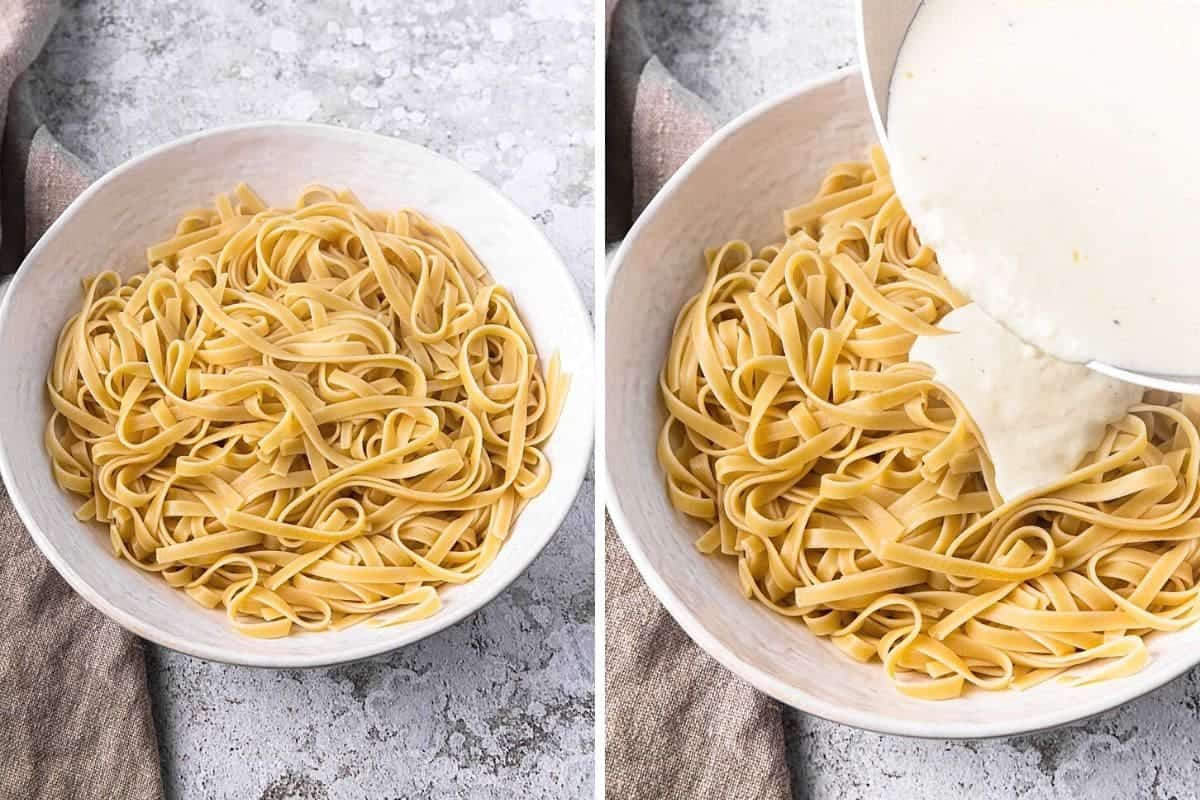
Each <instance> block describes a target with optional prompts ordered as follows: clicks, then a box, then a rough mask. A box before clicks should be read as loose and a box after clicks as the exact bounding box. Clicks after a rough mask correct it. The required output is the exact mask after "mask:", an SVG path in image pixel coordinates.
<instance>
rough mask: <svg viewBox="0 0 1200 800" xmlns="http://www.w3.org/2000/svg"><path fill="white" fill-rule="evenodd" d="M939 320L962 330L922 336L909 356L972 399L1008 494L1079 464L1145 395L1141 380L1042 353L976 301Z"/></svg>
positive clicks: (966, 401)
mask: <svg viewBox="0 0 1200 800" xmlns="http://www.w3.org/2000/svg"><path fill="white" fill-rule="evenodd" d="M938 327H940V328H944V329H946V330H949V331H956V333H954V334H953V335H949V336H922V337H920V338H918V339H917V341H916V344H914V345H913V347H912V351H911V352H910V353H909V359H910V360H911V361H921V362H924V363H926V364H928V365H929V366H931V367H933V370H934V377H935V380H937V381H938V382H939V383H941V384H942V385H943V386H945V387H946V388H947V389H949V390H950V391H952V392H954V394H955V395H956V396H957V397H958V399H959V400H961V401H962V403H963V405H964V406H966V408H967V411H968V412H969V413H970V415H971V418H972V419H973V420H974V421H975V424H976V425H977V426H978V427H979V431H980V433H981V434H982V435H983V440H984V442H985V443H986V444H987V449H988V454H989V455H990V456H991V459H992V465H993V466H994V467H995V471H996V489H997V491H999V492H1000V496H1001V497H1003V498H1004V499H1005V500H1012V499H1014V498H1016V497H1017V496H1019V495H1022V494H1024V493H1025V492H1028V491H1030V490H1033V489H1040V488H1043V487H1045V486H1047V485H1049V484H1051V483H1054V482H1055V481H1057V480H1059V479H1060V478H1063V477H1065V476H1066V475H1068V474H1069V473H1071V472H1072V471H1074V470H1075V469H1076V468H1077V467H1078V466H1079V464H1080V462H1081V461H1082V460H1083V458H1084V456H1086V455H1087V454H1088V453H1089V452H1090V451H1092V450H1094V449H1095V448H1096V445H1098V444H1100V440H1101V439H1102V438H1104V431H1105V429H1106V427H1107V426H1108V424H1109V423H1110V422H1115V421H1117V420H1118V419H1120V418H1121V417H1123V416H1125V414H1126V413H1127V412H1128V411H1129V408H1130V407H1131V406H1133V405H1135V404H1136V403H1138V402H1139V401H1140V400H1141V397H1142V389H1141V387H1139V386H1134V385H1133V384H1129V383H1125V382H1123V381H1119V380H1116V379H1114V378H1109V377H1108V376H1106V375H1101V374H1100V373H1098V372H1093V371H1092V370H1090V369H1088V368H1087V367H1085V366H1083V365H1082V364H1072V363H1069V362H1066V361H1060V360H1058V359H1056V358H1051V357H1050V356H1047V355H1046V354H1044V353H1041V352H1039V351H1038V350H1037V348H1035V347H1033V346H1032V345H1028V344H1026V343H1024V342H1022V341H1021V340H1020V339H1018V338H1017V337H1016V336H1014V335H1013V334H1011V333H1009V332H1008V331H1007V330H1005V329H1004V327H1003V326H1002V325H1000V324H999V323H997V322H996V321H995V320H993V319H992V318H991V317H989V316H988V315H987V314H985V313H984V312H983V311H982V309H980V308H979V306H977V305H975V304H974V303H972V304H971V305H969V306H963V307H962V308H957V309H955V310H954V311H951V312H950V313H949V314H947V315H946V316H944V317H943V318H942V320H941V322H939V323H938Z"/></svg>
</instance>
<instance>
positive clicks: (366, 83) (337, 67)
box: [34, 0, 595, 800]
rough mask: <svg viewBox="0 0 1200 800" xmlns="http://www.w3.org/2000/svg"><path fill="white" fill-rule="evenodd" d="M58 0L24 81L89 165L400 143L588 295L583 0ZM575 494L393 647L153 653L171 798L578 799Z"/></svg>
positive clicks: (586, 602)
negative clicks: (450, 174)
mask: <svg viewBox="0 0 1200 800" xmlns="http://www.w3.org/2000/svg"><path fill="white" fill-rule="evenodd" d="M66 6H67V8H66V9H65V12H64V15H63V18H62V20H61V21H60V23H59V25H58V27H57V29H56V30H55V32H54V34H53V37H52V39H51V41H50V43H49V45H48V46H47V48H46V50H45V52H44V53H43V54H42V56H41V58H40V59H39V60H38V62H37V64H36V66H35V68H34V72H35V76H34V77H35V81H34V89H35V96H36V99H37V105H38V107H39V109H40V110H41V112H42V114H43V116H44V117H45V119H46V121H47V123H48V124H49V126H50V128H51V129H52V130H53V131H54V133H56V134H57V135H58V136H59V138H60V139H61V140H62V141H63V142H64V143H65V144H67V145H68V146H69V147H71V148H73V149H74V151H75V152H76V153H78V154H79V155H80V156H81V157H83V158H84V159H85V160H86V161H88V162H90V163H91V164H93V165H94V166H96V167H97V168H99V169H102V170H103V169H108V168H111V167H113V166H115V165H117V164H118V163H120V162H121V161H123V160H124V159H126V158H128V157H129V156H131V155H134V154H136V153H138V152H140V151H142V150H145V149H146V148H148V147H150V146H152V145H155V144H158V143H161V142H164V141H168V140H170V139H172V138H175V137H177V136H180V135H183V134H186V133H189V132H192V131H196V130H199V129H202V128H205V127H209V126H213V125H217V124H223V123H232V122H239V121H248V120H255V119H265V118H275V119H301V120H303V119H309V120H314V121H321V122H331V123H336V124H340V125H346V126H350V127H355V128H363V129H366V130H372V131H378V132H381V133H385V134H389V135H394V136H399V137H402V138H405V139H409V140H411V141H415V142H418V143H421V144H424V145H426V146H428V147H431V148H433V149H434V150H437V151H439V152H441V153H443V154H445V155H447V156H450V157H453V158H456V159H458V160H459V161H461V162H462V163H464V164H465V165H467V166H468V167H470V168H471V169H474V170H476V171H477V172H479V173H480V174H482V175H483V176H484V177H486V178H487V179H489V180H491V181H492V182H493V183H495V184H496V185H498V186H500V187H501V188H502V189H503V190H504V191H505V192H506V193H507V194H508V195H509V196H510V197H512V198H513V199H514V200H516V202H517V203H518V204H519V205H520V206H521V207H522V208H524V209H525V210H526V211H527V212H528V213H529V214H530V215H531V216H532V217H533V218H534V219H536V220H538V221H539V222H540V223H541V224H543V225H544V226H545V229H546V232H547V234H548V235H549V237H550V239H551V240H552V241H553V242H554V244H555V245H556V246H557V247H558V249H559V251H560V252H561V253H562V254H563V256H564V257H565V259H566V260H567V262H568V263H569V265H570V267H571V269H572V272H573V274H574V276H575V278H576V280H577V282H578V284H579V287H580V289H581V291H582V292H583V295H584V297H585V298H586V299H587V300H588V302H589V305H590V301H591V297H592V287H593V277H592V275H593V262H592V253H593V250H592V241H593V227H592V226H593V213H594V212H593V209H594V205H593V199H592V173H593V169H592V163H593V161H592V159H593V146H594V144H595V143H594V141H593V123H592V95H593V69H592V65H593V50H592V41H593V38H592V33H593V10H592V9H593V7H592V4H591V2H590V0H529V2H524V3H509V2H504V1H503V0H421V2H416V1H415V0H414V2H401V1H400V0H396V1H395V2H392V0H336V1H335V0H328V2H325V1H322V2H306V0H252V1H251V0H246V1H245V2H242V0H236V1H235V0H226V1H222V0H174V1H170V0H90V1H88V2H84V0H77V1H75V2H67V3H66ZM314 177H319V176H314ZM592 486H593V484H592V480H591V477H590V476H589V479H588V482H587V483H586V484H585V486H584V489H583V491H582V492H581V494H580V496H579V498H578V500H577V502H576V504H575V507H574V509H573V511H572V513H571V515H570V517H569V518H568V520H567V522H566V523H565V525H564V526H563V529H562V530H561V531H560V532H559V534H558V536H557V537H556V538H555V539H554V541H553V542H552V543H551V544H550V546H549V547H548V548H547V550H546V552H545V553H544V554H543V555H542V556H541V557H540V558H539V559H538V560H537V561H536V563H535V564H534V565H533V566H532V567H531V569H530V570H529V572H528V573H527V574H526V575H525V576H524V577H522V578H521V579H520V580H519V581H518V582H517V583H516V584H515V585H514V586H513V587H512V588H511V589H510V590H509V591H507V592H505V593H504V594H503V595H502V596H501V597H500V598H499V599H498V600H496V601H495V602H494V603H492V604H491V605H490V606H488V607H487V608H486V609H484V610H483V611H482V612H480V613H479V614H477V615H476V616H474V617H473V618H471V619H470V620H468V621H466V622H464V623H462V624H460V625H458V626H456V627H454V628H452V629H451V630H448V631H445V632H443V633H442V634H441V635H439V636H436V637H433V638H431V639H429V640H426V641H424V642H422V643H420V644H419V645H416V646H413V647H410V648H407V649H405V650H404V651H403V652H400V653H396V654H394V655H392V656H390V657H385V658H379V659H375V660H372V661H367V662H363V663H359V664H354V665H351V666H348V667H342V668H337V669H322V670H312V671H270V670H252V669H243V668H238V667H229V666H223V665H219V664H211V663H206V662H203V661H198V660H195V659H192V658H189V657H186V656H182V655H179V654H176V653H171V652H166V651H162V650H154V651H153V652H152V654H151V657H150V664H149V668H150V678H151V684H152V690H153V693H154V700H155V709H156V721H157V724H158V730H159V736H160V741H161V750H162V756H163V775H164V779H165V783H166V786H167V792H168V796H169V797H172V798H189V799H190V798H204V799H205V800H207V799H208V798H237V799H238V800H242V798H250V799H251V800H253V799H254V798H259V799H260V800H285V799H286V798H294V799H295V800H339V799H341V798H345V799H346V800H350V799H351V798H353V799H354V800H360V799H361V798H410V797H411V798H417V797H439V798H440V797H454V798H492V797H514V798H584V797H591V796H592V791H593V790H592V787H593V784H594V778H593V772H592V750H593V725H594V719H593V709H592V700H593V672H592V653H593V605H592V597H593V588H594V587H593V579H592V575H593V546H592V527H593V525H592V521H593V501H592V494H593V493H592Z"/></svg>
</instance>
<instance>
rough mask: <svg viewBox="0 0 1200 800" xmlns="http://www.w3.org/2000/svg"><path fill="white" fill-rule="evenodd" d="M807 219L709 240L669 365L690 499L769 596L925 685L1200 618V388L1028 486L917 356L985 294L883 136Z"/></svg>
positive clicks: (897, 676) (1109, 660)
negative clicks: (921, 341)
mask: <svg viewBox="0 0 1200 800" xmlns="http://www.w3.org/2000/svg"><path fill="white" fill-rule="evenodd" d="M784 225H785V229H786V230H785V234H786V238H784V239H783V241H781V242H780V243H779V244H774V245H771V246H769V247H766V248H764V249H762V250H761V251H759V252H755V251H754V250H752V249H751V247H750V245H748V244H747V243H745V242H741V241H733V242H729V243H728V244H725V245H724V246H722V247H720V248H716V249H710V250H708V251H707V252H706V254H705V259H706V263H707V275H706V277H705V280H704V284H703V287H702V288H701V290H700V292H699V293H698V294H697V295H696V296H695V297H693V298H692V299H691V300H689V301H688V302H687V303H686V304H685V305H684V307H683V309H682V310H681V312H680V314H679V317H678V319H677V321H676V324H675V329H674V334H673V339H672V342H671V348H670V351H669V355H668V357H667V360H666V363H665V364H664V366H663V370H662V375H661V393H662V398H663V400H664V402H665V405H666V411H667V418H666V422H665V423H664V424H663V426H662V430H661V435H660V438H659V441H658V457H659V460H660V462H661V464H662V466H663V468H664V470H665V472H666V478H667V490H668V493H669V496H670V500H671V502H672V503H673V504H674V506H675V508H677V509H678V510H679V511H681V512H683V513H684V514H687V515H689V516H691V517H695V518H696V519H698V520H702V521H703V523H704V528H703V530H702V533H701V535H700V536H699V538H698V539H697V541H696V546H697V547H698V548H699V550H701V551H702V552H704V553H708V554H713V555H716V556H720V557H725V558H729V559H731V560H734V561H735V562H736V564H737V572H738V576H739V579H740V583H741V588H742V591H743V593H744V594H745V596H746V597H747V598H751V599H754V600H756V601H758V602H761V603H763V604H765V605H766V606H768V607H769V608H771V609H772V610H774V611H776V612H778V613H779V614H783V615H785V616H789V617H795V618H798V619H799V620H802V621H803V622H804V624H805V625H806V626H807V627H808V628H809V630H811V631H812V632H813V633H815V634H817V635H819V636H825V637H829V639H830V640H831V641H832V642H833V643H834V644H835V645H836V646H837V647H838V648H840V649H841V650H842V651H843V652H844V653H845V654H846V655H848V656H849V657H851V658H853V659H856V660H858V661H863V662H868V661H872V660H876V659H878V660H879V661H880V662H881V663H882V665H883V667H884V668H885V669H886V671H887V674H888V675H889V676H890V677H891V678H892V679H893V680H894V681H895V684H896V686H897V687H898V689H899V690H900V691H902V692H904V693H905V694H908V695H911V696H914V697H919V698H925V699H944V698H952V697H956V696H958V695H960V694H961V693H962V692H963V691H964V689H965V688H966V687H968V686H974V687H977V688H979V689H993V690H995V689H1005V688H1014V689H1024V688H1026V687H1029V686H1033V685H1035V684H1037V683H1039V682H1041V681H1045V680H1047V679H1049V678H1052V677H1055V676H1060V675H1061V676H1063V677H1062V679H1063V680H1065V681H1069V682H1071V683H1074V684H1080V683H1085V682H1091V681H1097V680H1103V679H1108V678H1116V677H1120V676H1124V675H1128V674H1131V673H1133V672H1135V671H1137V670H1138V669H1140V668H1141V667H1142V666H1143V665H1144V664H1145V663H1146V662H1147V659H1148V653H1147V648H1146V644H1145V641H1144V638H1145V636H1146V635H1147V634H1149V633H1151V632H1153V631H1174V630H1179V629H1181V628H1183V627H1185V626H1187V625H1190V624H1192V623H1193V622H1194V621H1195V620H1196V619H1197V617H1198V616H1200V604H1198V602H1197V596H1198V593H1200V582H1198V578H1200V520H1198V519H1196V516H1197V511H1198V509H1200V491H1198V489H1197V470H1198V468H1200V436H1198V434H1197V424H1198V422H1200V404H1197V403H1196V402H1195V401H1194V400H1193V399H1191V398H1188V399H1181V398H1180V397H1178V396H1172V395H1167V394H1165V393H1159V392H1147V393H1146V394H1145V396H1144V397H1143V402H1142V403H1141V404H1140V405H1137V406H1135V407H1134V408H1133V409H1132V411H1131V412H1130V413H1129V414H1128V415H1127V416H1125V418H1124V419H1121V420H1120V421H1119V422H1117V423H1115V424H1113V425H1111V426H1109V428H1108V431H1107V434H1106V435H1105V436H1104V439H1103V441H1102V442H1101V444H1100V446H1099V447H1098V448H1097V449H1096V450H1095V451H1094V452H1092V453H1091V454H1090V455H1089V456H1088V457H1087V458H1086V459H1085V460H1084V462H1083V463H1082V464H1081V465H1080V466H1079V468H1078V469H1077V470H1075V471H1074V472H1072V473H1071V474H1070V475H1068V476H1067V477H1066V478H1064V479H1062V480H1061V481H1059V482H1057V483H1055V484H1053V485H1051V486H1048V487H1045V488H1044V489H1042V490H1039V491H1037V492H1032V493H1029V494H1026V495H1024V496H1021V497H1016V498H1012V500H1011V502H1007V503H1005V502H1004V501H1002V499H1001V496H1000V494H999V493H998V492H997V490H996V487H995V485H994V474H993V471H992V465H991V461H990V459H989V457H988V453H987V448H986V447H985V446H984V444H983V439H982V437H981V436H980V434H979V431H978V430H977V428H976V426H975V424H974V423H973V422H972V420H971V418H970V416H969V415H968V414H967V413H966V411H965V410H964V409H963V407H962V405H961V403H960V402H959V401H958V400H957V398H956V397H955V396H954V395H953V394H952V393H950V392H949V391H948V390H946V389H945V388H944V387H942V386H940V385H939V384H937V383H935V382H934V381H933V380H932V371H931V370H930V369H929V368H928V367H927V366H925V365H923V364H917V363H910V362H909V361H908V354H909V349H910V348H911V346H912V344H913V342H914V341H915V339H916V337H917V336H918V335H937V334H939V333H941V331H940V330H939V329H938V327H937V323H938V321H939V319H940V318H941V317H942V316H943V315H945V314H946V313H947V312H949V311H950V310H951V309H953V308H956V307H958V306H961V305H963V304H965V303H966V302H967V300H966V298H965V297H963V296H962V295H960V294H959V293H958V292H957V291H955V289H954V288H953V287H952V286H950V284H949V283H948V282H947V281H946V280H945V279H944V278H943V277H942V275H941V272H940V270H939V268H938V264H937V258H936V255H935V254H934V253H933V252H932V251H931V250H930V249H929V248H927V247H923V246H922V245H921V242H920V240H919V238H918V236H917V232H916V231H915V230H914V229H913V226H912V224H911V223H910V221H909V218H908V216H907V215H906V213H905V211H904V209H903V208H902V207H901V206H900V202H899V200H898V198H897V197H896V195H895V194H894V191H893V188H892V184H891V180H890V178H889V173H888V167H887V164H886V162H885V160H884V158H883V156H882V153H881V151H880V150H879V149H878V148H876V149H874V150H872V153H871V158H870V160H869V162H866V163H845V164H838V165H836V166H834V167H833V168H832V169H831V170H830V172H829V173H828V175H827V176H826V178H825V180H824V182H823V183H822V185H821V188H820V190H819V192H818V193H817V196H816V197H815V198H813V200H812V201H811V202H809V203H806V204H805V205H802V206H799V207H796V208H792V209H790V210H788V211H787V212H786V213H785V214H784ZM1084 666H1086V667H1088V668H1086V669H1083V670H1077V669H1075V668H1077V667H1084ZM1068 671H1070V674H1068V675H1063V673H1067V672H1068Z"/></svg>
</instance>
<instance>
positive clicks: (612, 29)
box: [604, 0, 792, 800]
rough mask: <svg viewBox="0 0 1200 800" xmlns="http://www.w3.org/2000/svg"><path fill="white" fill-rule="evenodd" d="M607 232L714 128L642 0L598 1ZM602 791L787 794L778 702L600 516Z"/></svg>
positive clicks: (622, 228) (750, 796)
mask: <svg viewBox="0 0 1200 800" xmlns="http://www.w3.org/2000/svg"><path fill="white" fill-rule="evenodd" d="M605 11H606V18H607V23H608V24H607V26H606V28H607V37H608V39H607V64H606V71H607V82H606V83H607V89H606V91H607V97H606V108H607V123H606V127H607V131H606V156H607V159H606V161H607V172H608V174H607V175H606V191H607V193H606V197H607V208H606V209H605V211H606V219H607V225H606V238H607V239H608V240H609V241H614V240H617V239H620V238H621V237H622V236H624V234H625V232H626V231H627V230H628V227H629V225H631V224H632V222H633V220H634V219H636V218H637V215H638V214H640V213H641V211H642V210H643V209H644V208H645V207H646V204H647V203H649V202H650V200H651V198H652V197H653V196H654V194H655V193H656V192H657V191H658V190H659V189H660V188H661V187H662V184H663V183H665V182H666V180H667V179H668V178H670V177H671V175H672V174H673V173H674V172H675V170H676V169H678V168H679V166H680V165H682V164H683V162H684V161H685V160H686V159H687V157H688V155H690V154H691V153H692V152H693V151H694V150H695V149H696V148H697V147H698V146H700V144H702V143H703V142H704V141H705V140H706V139H707V138H708V137H709V136H710V135H711V134H712V133H713V132H714V131H715V130H716V128H717V124H718V120H717V119H716V116H715V115H714V114H713V112H712V110H711V109H710V108H709V107H708V105H707V104H706V103H705V102H704V101H703V100H702V99H700V98H699V97H698V96H696V95H695V94H693V93H692V92H690V91H688V90H687V89H686V88H684V87H683V86H682V85H681V84H680V83H679V82H678V81H677V80H676V79H675V78H674V77H673V76H672V75H671V74H670V72H669V71H668V70H667V69H666V67H664V66H663V64H662V63H661V62H660V61H659V60H658V59H657V58H655V57H654V56H653V55H652V54H651V52H650V48H649V47H648V45H647V43H646V40H645V38H644V36H643V35H642V28H641V24H640V20H641V15H642V14H643V13H651V12H652V9H651V8H650V7H649V6H646V7H645V8H643V7H642V4H641V3H640V2H638V0H605ZM604 552H605V592H604V596H605V662H606V663H605V712H606V715H607V719H606V723H605V784H606V785H605V789H606V796H607V797H608V798H610V800H643V799H644V800H660V799H661V800H693V799H695V798H706V799H707V798H713V799H714V800H715V799H716V798H720V799H721V800H735V799H738V800H740V799H741V798H745V799H746V800H790V798H791V796H792V794H791V784H790V773H789V770H788V767H787V760H786V748H785V742H784V732H783V717H782V713H781V711H780V709H779V706H778V705H777V704H776V703H775V702H774V701H773V700H771V699H770V698H768V697H766V696H764V695H762V694H760V693H758V692H757V691H755V690H754V689H753V688H751V687H750V686H749V685H748V684H746V683H744V682H743V681H741V680H740V679H739V678H737V677H735V676H734V675H733V674H732V673H730V672H728V671H727V670H725V669H724V668H723V667H721V666H720V665H719V664H718V663H717V662H716V661H714V660H713V659H711V658H710V657H709V656H708V655H706V654H705V653H704V652H703V651H702V650H701V649H700V648H699V647H697V646H696V644H695V643H694V642H693V641H692V640H691V639H690V638H688V636H687V635H686V634H685V633H684V632H683V631H682V630H681V629H680V628H679V626H678V625H676V624H675V621H674V620H673V619H672V618H671V616H670V615H669V614H668V613H667V611H666V610H665V609H664V608H663V607H662V606H661V605H660V604H659V602H658V601H657V600H656V599H655V597H654V595H653V594H652V593H651V592H650V590H649V589H648V588H647V587H646V584H645V583H644V582H643V581H642V578H641V575H640V574H639V573H638V571H637V568H636V567H635V566H634V565H633V562H632V561H631V560H630V558H629V554H628V553H626V552H625V548H624V547H623V546H622V544H621V542H620V540H619V539H618V538H617V535H616V532H615V531H614V530H613V527H612V522H611V521H610V520H606V522H605V542H604Z"/></svg>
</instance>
